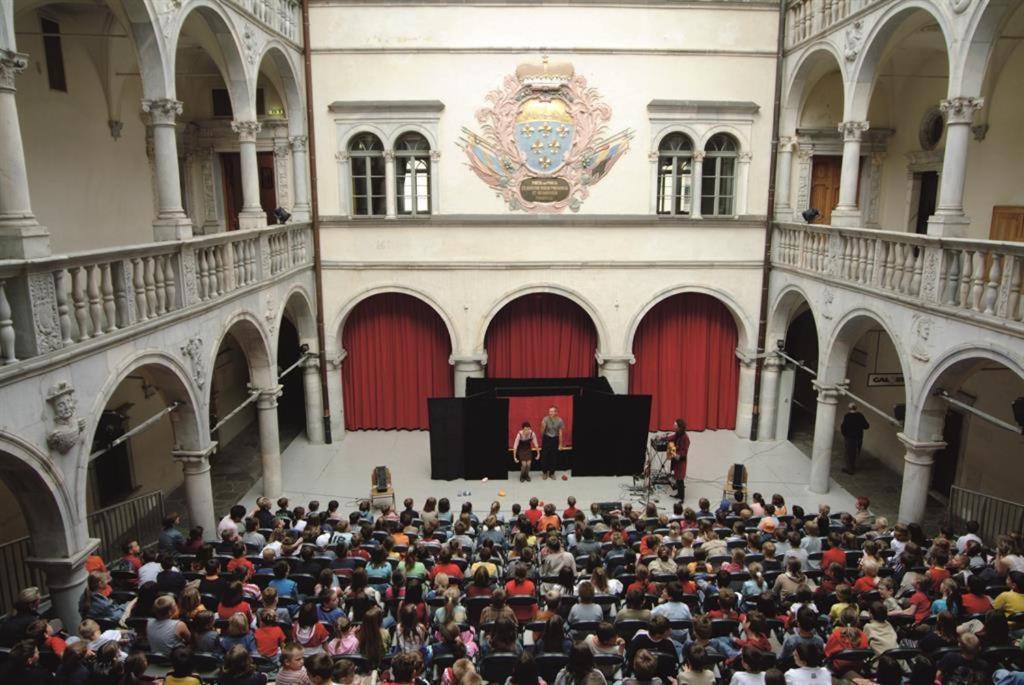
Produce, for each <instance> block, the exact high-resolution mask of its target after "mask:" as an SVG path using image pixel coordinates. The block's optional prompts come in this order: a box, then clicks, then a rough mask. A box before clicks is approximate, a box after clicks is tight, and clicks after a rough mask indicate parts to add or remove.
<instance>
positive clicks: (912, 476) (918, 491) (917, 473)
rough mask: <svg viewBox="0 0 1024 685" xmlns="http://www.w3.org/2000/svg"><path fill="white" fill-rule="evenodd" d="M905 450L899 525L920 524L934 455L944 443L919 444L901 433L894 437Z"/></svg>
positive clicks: (926, 500)
mask: <svg viewBox="0 0 1024 685" xmlns="http://www.w3.org/2000/svg"><path fill="white" fill-rule="evenodd" d="M896 437H897V438H899V441H900V442H902V443H903V446H904V447H906V448H907V451H906V454H904V455H903V487H902V489H901V490H900V512H899V522H900V523H920V522H921V520H922V519H923V518H924V509H925V505H927V504H928V488H929V486H930V485H931V481H932V464H933V463H934V461H935V453H936V452H938V451H939V450H941V449H942V448H943V447H945V446H946V443H944V442H921V441H918V440H914V439H912V438H909V437H907V436H906V435H904V434H903V433H898V434H897V435H896Z"/></svg>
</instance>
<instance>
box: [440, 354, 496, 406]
mask: <svg viewBox="0 0 1024 685" xmlns="http://www.w3.org/2000/svg"><path fill="white" fill-rule="evenodd" d="M448 363H449V364H451V365H452V367H454V368H453V373H454V379H455V380H454V382H455V396H456V397H465V396H466V379H468V378H483V377H484V366H486V365H487V353H486V352H484V353H483V354H470V355H465V356H461V357H459V356H455V355H452V356H450V357H448Z"/></svg>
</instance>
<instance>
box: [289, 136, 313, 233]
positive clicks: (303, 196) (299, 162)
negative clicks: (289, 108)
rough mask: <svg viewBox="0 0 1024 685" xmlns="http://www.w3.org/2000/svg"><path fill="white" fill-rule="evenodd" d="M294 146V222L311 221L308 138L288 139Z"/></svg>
mask: <svg viewBox="0 0 1024 685" xmlns="http://www.w3.org/2000/svg"><path fill="white" fill-rule="evenodd" d="M288 140H289V142H290V143H291V145H292V165H293V174H292V175H293V176H295V185H294V193H295V197H294V198H293V200H292V220H293V221H309V218H310V216H309V214H310V207H309V162H308V161H307V160H308V157H307V156H306V140H307V138H306V136H292V137H291V138H289V139H288Z"/></svg>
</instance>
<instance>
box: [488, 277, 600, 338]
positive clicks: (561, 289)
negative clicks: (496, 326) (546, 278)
mask: <svg viewBox="0 0 1024 685" xmlns="http://www.w3.org/2000/svg"><path fill="white" fill-rule="evenodd" d="M536 293H547V294H550V295H560V296H562V297H564V298H566V299H567V300H571V301H572V302H574V303H575V304H577V305H579V307H580V308H581V309H582V310H583V311H584V312H586V314H587V316H588V317H590V321H591V323H592V324H593V325H594V330H595V331H596V332H597V351H598V353H600V354H608V352H607V348H608V329H607V327H606V326H605V323H604V319H603V318H602V317H601V315H600V314H599V313H598V311H597V307H595V306H594V305H593V304H592V303H591V302H590V301H589V300H588V299H587V298H586V297H584V296H583V295H581V294H580V293H579V292H577V291H575V290H573V289H571V288H567V287H565V286H563V285H558V284H554V283H542V284H536V285H527V286H523V287H521V288H517V289H516V290H513V291H512V292H510V293H507V294H505V296H503V297H502V298H501V299H499V300H498V301H497V302H496V303H495V304H493V305H492V306H491V308H490V309H489V310H488V312H487V314H486V315H485V316H484V318H483V321H482V322H481V326H480V329H479V330H478V331H477V335H476V339H475V344H474V347H473V349H474V352H476V353H482V352H483V351H484V340H485V339H486V338H487V329H488V328H490V326H491V322H492V321H494V317H496V316H497V315H498V312H500V311H501V310H502V309H503V308H504V307H505V305H507V304H508V303H510V302H512V301H513V300H517V299H519V298H520V297H522V296H524V295H533V294H536Z"/></svg>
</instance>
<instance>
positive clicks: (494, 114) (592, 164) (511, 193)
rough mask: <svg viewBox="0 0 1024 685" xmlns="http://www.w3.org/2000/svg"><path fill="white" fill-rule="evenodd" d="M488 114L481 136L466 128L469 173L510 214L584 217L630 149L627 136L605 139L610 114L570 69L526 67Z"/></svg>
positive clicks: (492, 96) (495, 97)
mask: <svg viewBox="0 0 1024 685" xmlns="http://www.w3.org/2000/svg"><path fill="white" fill-rule="evenodd" d="M487 100H488V102H490V104H491V106H490V107H489V108H485V109H481V110H479V111H478V112H477V113H476V118H477V121H479V122H480V125H481V132H480V133H476V132H474V131H471V130H469V129H466V128H463V129H462V132H463V137H462V138H461V139H460V140H459V143H460V146H461V147H462V149H463V150H464V151H465V153H466V156H467V158H468V159H469V167H470V168H471V169H472V170H473V172H474V173H476V175H477V176H479V177H480V178H481V179H482V180H483V181H484V183H486V184H487V185H489V186H490V187H491V188H493V189H494V190H496V191H497V192H498V194H499V195H501V196H502V197H503V198H504V199H505V202H507V203H508V206H509V208H510V209H518V210H523V211H527V212H561V211H563V210H564V209H565V208H566V207H568V208H569V209H571V210H572V211H574V212H577V211H579V209H580V207H581V206H582V204H583V200H584V199H586V197H587V195H589V192H590V191H589V188H590V186H592V185H594V184H595V183H597V182H598V181H600V180H601V179H602V178H604V177H605V175H607V174H608V172H609V171H611V168H612V167H613V166H614V165H615V163H616V162H617V161H618V160H619V159H620V158H621V157H622V155H624V154H625V153H626V151H627V150H628V149H629V141H630V139H631V138H632V137H633V134H632V132H631V131H629V130H624V131H620V132H619V133H616V134H614V135H611V136H607V135H606V133H607V124H608V121H609V120H610V119H611V108H610V107H609V106H608V105H607V104H605V103H604V102H602V101H601V99H600V97H599V96H598V94H597V91H596V90H595V89H593V88H588V87H587V81H586V79H584V78H583V77H582V76H579V75H577V74H576V73H575V70H574V69H573V66H572V65H571V64H568V63H561V64H557V63H556V64H549V63H548V60H547V58H546V57H545V58H544V61H543V63H542V64H521V65H520V66H519V67H518V68H517V69H516V73H515V76H506V77H505V82H504V84H503V85H502V87H501V88H499V89H498V90H494V91H491V92H490V93H488V95H487Z"/></svg>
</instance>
